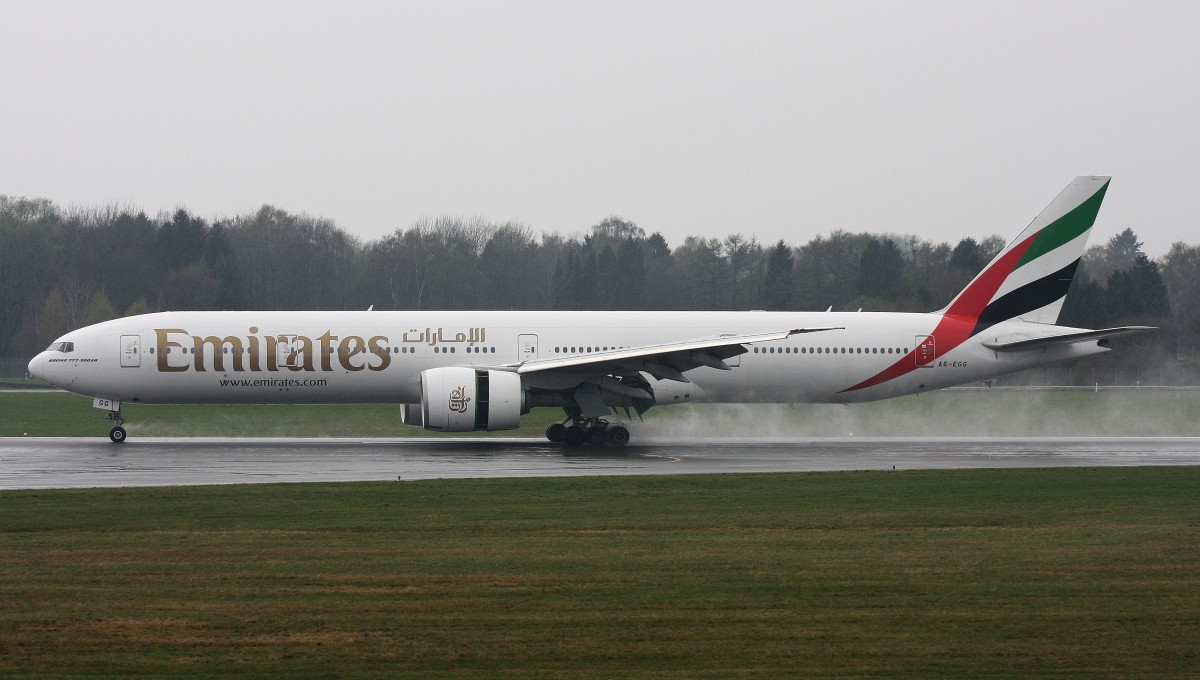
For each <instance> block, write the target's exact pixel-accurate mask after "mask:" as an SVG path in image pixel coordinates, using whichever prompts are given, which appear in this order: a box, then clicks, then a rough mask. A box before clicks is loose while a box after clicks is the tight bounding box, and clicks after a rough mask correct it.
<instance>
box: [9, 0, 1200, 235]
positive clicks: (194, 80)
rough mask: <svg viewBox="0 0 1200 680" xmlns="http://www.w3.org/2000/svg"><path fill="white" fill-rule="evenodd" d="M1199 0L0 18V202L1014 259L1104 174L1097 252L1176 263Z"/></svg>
mask: <svg viewBox="0 0 1200 680" xmlns="http://www.w3.org/2000/svg"><path fill="white" fill-rule="evenodd" d="M1197 35H1200V3H1198V2H1149V3H1147V2H1127V3H1112V2H1095V1H1091V2H1046V1H1045V0H1039V1H1038V2H1030V3H1025V2H1012V1H1006V2H987V3H984V2H945V3H929V2H911V1H906V2H880V3H875V2H866V3H864V2H841V1H838V2H828V3H816V2H796V1H790V2H744V1H739V2H726V3H714V2H693V1H689V2H678V3H667V2H645V1H637V2H629V3H623V2H565V1H555V2H545V3H537V2H447V1H445V0H439V1H437V2H381V3H365V2H353V3H352V2H297V1H294V0H292V1H288V2H246V1H237V2H169V1H162V0H156V1H153V2H144V3H142V2H120V1H111V0H110V1H107V2H45V1H43V0H38V1H36V2H25V1H14V0H0V93H3V96H2V100H3V105H2V106H0V139H2V140H3V144H2V145H0V149H2V154H0V193H2V194H8V195H10V196H29V197H45V198H49V199H51V200H53V201H55V202H57V203H59V204H62V205H95V204H111V203H114V202H117V203H121V204H126V205H130V206H134V207H137V208H140V209H144V210H146V211H147V212H149V213H151V214H153V213H157V212H159V211H161V210H168V209H173V208H174V207H176V206H184V207H187V208H188V209H189V210H191V211H193V212H195V213H198V214H200V215H201V216H203V217H205V218H209V219H212V218H215V217H220V216H233V215H237V214H242V213H246V212H250V211H253V210H255V209H256V208H258V207H259V206H261V205H262V204H264V203H269V204H272V205H275V206H277V207H280V208H283V209H285V210H288V211H290V212H296V213H300V212H306V213H309V214H312V215H319V216H323V217H327V218H330V219H332V220H334V221H335V222H336V223H337V224H338V225H339V226H341V227H343V228H344V229H346V230H348V231H350V232H352V233H354V234H357V235H359V236H361V237H363V238H366V239H373V238H377V237H379V236H381V235H383V234H386V233H389V232H391V231H392V230H394V229H396V228H397V227H408V226H411V225H412V223H413V222H414V221H416V220H418V219H420V218H421V217H433V216H439V215H457V216H475V215H479V216H483V217H486V218H487V219H490V220H493V221H496V222H505V221H516V222H521V223H525V224H527V225H529V226H530V227H532V228H533V229H534V230H536V231H539V232H540V231H561V232H564V233H568V234H570V233H580V232H583V231H584V230H586V229H587V228H588V227H589V226H590V225H592V224H595V223H596V222H598V221H600V220H601V219H603V218H604V217H606V216H608V215H613V214H616V215H620V216H622V217H624V218H626V219H629V220H632V221H634V222H636V223H638V224H639V225H640V226H642V227H644V228H645V229H646V230H647V231H648V232H649V231H661V232H663V234H664V235H666V236H667V239H668V241H669V242H670V243H671V244H672V245H675V244H677V243H678V242H679V241H680V240H681V239H682V238H683V237H684V236H685V235H688V234H697V235H701V236H725V235H727V234H730V233H734V232H741V233H743V234H746V235H755V236H757V237H758V238H759V240H761V241H767V242H773V241H775V240H777V239H780V238H783V239H786V240H787V241H789V242H792V243H796V244H799V243H803V242H805V241H807V240H808V239H809V238H811V237H812V236H814V235H816V234H818V233H828V232H829V231H832V230H834V229H848V230H853V231H859V230H869V231H889V232H898V233H916V234H918V235H920V236H923V237H926V238H932V239H935V240H950V241H957V239H959V238H960V237H962V236H964V235H969V236H974V237H976V238H982V237H985V236H988V235H991V234H1000V235H1001V236H1003V237H1004V238H1005V239H1006V240H1007V239H1009V238H1012V237H1013V236H1015V235H1016V234H1017V232H1018V231H1019V230H1020V229H1021V228H1022V227H1024V225H1025V224H1026V223H1027V222H1028V221H1029V220H1030V219H1032V218H1033V216H1034V215H1035V214H1037V212H1038V211H1039V210H1041V208H1042V207H1043V206H1044V205H1045V204H1046V203H1048V202H1049V201H1050V199H1051V198H1053V197H1054V195H1055V194H1057V193H1058V191H1059V190H1060V189H1061V188H1062V187H1063V186H1065V185H1066V184H1067V182H1068V181H1070V179H1071V178H1072V177H1074V176H1076V175H1081V174H1109V175H1113V176H1114V179H1113V184H1112V186H1111V187H1110V190H1109V193H1108V198H1107V200H1106V203H1105V206H1104V208H1103V209H1102V210H1101V213H1100V219H1099V221H1098V222H1097V227H1096V231H1095V232H1094V233H1093V237H1092V238H1093V242H1100V241H1102V240H1104V239H1107V238H1108V237H1109V236H1111V235H1112V234H1114V233H1116V232H1118V231H1120V230H1121V229H1124V228H1125V227H1132V228H1133V229H1134V230H1135V231H1136V232H1137V233H1138V234H1139V236H1140V237H1141V238H1142V240H1143V241H1144V242H1145V244H1146V249H1147V251H1148V252H1150V253H1151V254H1153V255H1160V254H1162V253H1164V252H1165V251H1166V250H1167V248H1168V247H1169V245H1170V244H1171V243H1172V242H1174V241H1178V240H1184V241H1187V242H1189V243H1192V244H1196V243H1200V218H1198V217H1197V216H1198V214H1200V106H1198V101H1200V39H1198V38H1197Z"/></svg>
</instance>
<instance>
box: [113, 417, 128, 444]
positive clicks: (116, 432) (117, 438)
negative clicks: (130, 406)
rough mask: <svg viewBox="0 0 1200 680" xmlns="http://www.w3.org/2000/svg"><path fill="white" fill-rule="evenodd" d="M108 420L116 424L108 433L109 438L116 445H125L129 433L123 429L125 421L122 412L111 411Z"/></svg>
mask: <svg viewBox="0 0 1200 680" xmlns="http://www.w3.org/2000/svg"><path fill="white" fill-rule="evenodd" d="M108 419H109V420H111V421H113V422H115V423H116V425H113V428H112V429H111V430H109V431H108V438H109V439H111V440H112V441H113V443H114V444H121V443H123V442H124V441H125V437H126V436H127V433H126V432H125V428H124V427H121V426H122V425H124V424H125V419H123V418H122V417H121V411H120V410H117V411H109V412H108Z"/></svg>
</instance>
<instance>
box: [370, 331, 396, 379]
mask: <svg viewBox="0 0 1200 680" xmlns="http://www.w3.org/2000/svg"><path fill="white" fill-rule="evenodd" d="M367 345H368V346H369V347H370V348H371V353H372V354H374V355H375V356H377V357H379V365H378V366H372V365H371V364H370V362H369V360H368V363H367V368H369V369H370V370H372V371H382V370H383V369H385V368H387V367H388V364H390V363H392V352H391V349H390V348H388V346H387V345H388V339H387V337H386V336H383V335H373V336H371V339H370V340H369V341H367Z"/></svg>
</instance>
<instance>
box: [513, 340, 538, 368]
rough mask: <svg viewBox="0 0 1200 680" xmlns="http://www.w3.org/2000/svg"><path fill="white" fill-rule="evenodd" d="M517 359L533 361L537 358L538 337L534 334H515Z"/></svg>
mask: <svg viewBox="0 0 1200 680" xmlns="http://www.w3.org/2000/svg"><path fill="white" fill-rule="evenodd" d="M517 348H518V349H517V361H519V362H523V361H533V360H534V359H537V358H538V338H537V336H536V335H518V336H517Z"/></svg>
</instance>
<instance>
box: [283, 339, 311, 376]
mask: <svg viewBox="0 0 1200 680" xmlns="http://www.w3.org/2000/svg"><path fill="white" fill-rule="evenodd" d="M295 342H298V343H299V344H300V346H299V347H293V348H292V355H291V356H290V357H288V368H290V369H291V370H293V371H312V370H313V341H312V338H308V337H305V336H303V335H297V336H296V340H295ZM297 355H301V356H297Z"/></svg>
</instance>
